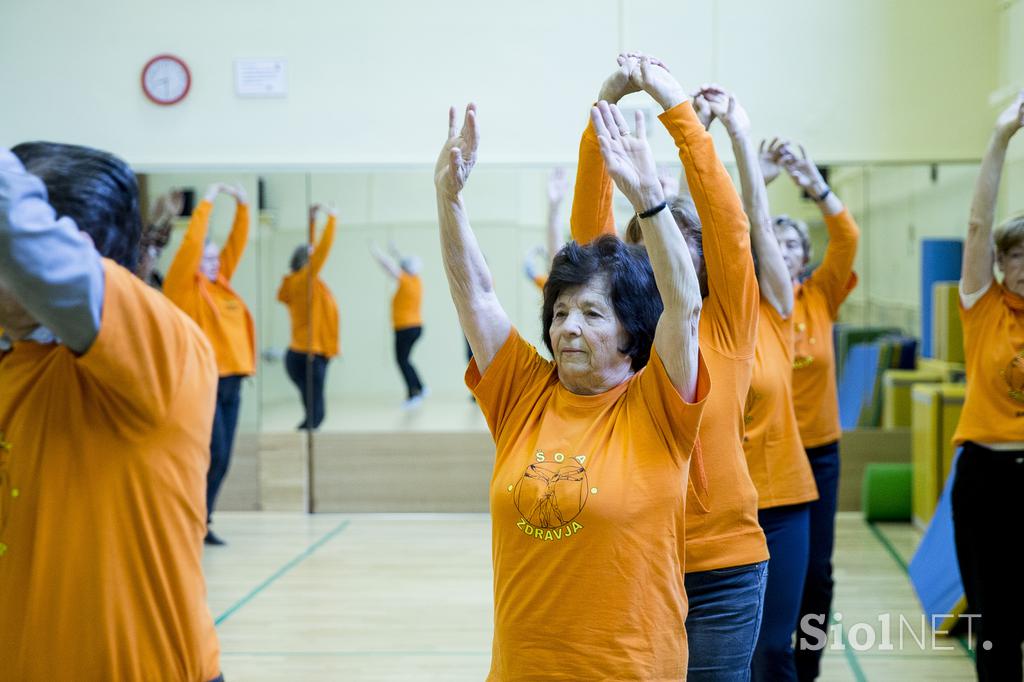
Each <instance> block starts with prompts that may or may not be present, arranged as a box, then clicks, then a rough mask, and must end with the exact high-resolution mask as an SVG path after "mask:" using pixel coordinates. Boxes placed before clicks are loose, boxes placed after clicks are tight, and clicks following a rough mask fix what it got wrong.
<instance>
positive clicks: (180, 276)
mask: <svg viewBox="0 0 1024 682" xmlns="http://www.w3.org/2000/svg"><path fill="white" fill-rule="evenodd" d="M212 210H213V204H211V203H210V202H209V201H205V200H203V201H200V202H199V205H198V206H196V208H195V210H194V211H192V219H191V220H189V223H188V230H187V231H186V232H185V238H184V239H182V240H181V246H179V247H178V252H177V253H176V254H174V260H172V261H171V265H170V267H169V268H167V274H166V275H164V288H163V291H164V294H166V295H167V297H168V298H170V299H171V300H176V299H177V300H180V296H181V295H182V294H183V293H184V292H187V291H188V290H189V289H191V288H192V286H193V283H194V282H195V278H196V273H198V272H199V265H200V264H201V263H202V262H203V247H204V246H205V245H206V233H207V230H208V229H209V227H210V211H212Z"/></svg>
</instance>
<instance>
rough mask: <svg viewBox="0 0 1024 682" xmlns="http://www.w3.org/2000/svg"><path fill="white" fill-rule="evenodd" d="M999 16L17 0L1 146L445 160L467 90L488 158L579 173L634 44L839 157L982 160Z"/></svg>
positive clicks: (766, 125) (718, 1)
mask: <svg viewBox="0 0 1024 682" xmlns="http://www.w3.org/2000/svg"><path fill="white" fill-rule="evenodd" d="M1014 9H1015V11H1016V8H1014ZM998 19H999V13H998V12H997V10H996V6H995V0H858V1H857V2H853V1H852V0H849V1H841V0H828V1H826V2H821V1H820V0H776V1H774V2H760V3H755V2H750V1H749V0H687V1H680V0H674V1H672V2H669V1H667V0H658V1H655V0H628V1H627V0H563V1H561V2H550V1H549V0H543V1H542V0H522V1H521V2H516V3H498V2H491V1H487V2H480V1H479V0H477V1H473V2H471V1H470V0H449V1H447V2H444V3H441V4H439V3H424V2H415V1H413V0H401V1H399V2H372V3H371V2H359V3H356V2H331V1H329V0H296V1H295V2H288V3H281V2H268V1H266V0H262V1H258V2H252V1H248V2H242V1H241V0H223V1H218V2H200V1H199V0H179V1H178V2H173V3H149V2H146V3H139V2H129V0H105V1H104V2H102V3H98V4H97V3H72V2H67V1H66V0H35V1H34V2H6V3H4V4H3V7H2V9H0V63H3V64H4V65H5V66H6V68H4V69H2V70H0V92H2V93H4V106H3V108H2V110H0V144H4V145H10V144H12V143H14V142H18V141H21V140H25V139H39V138H51V139H59V140H65V141H76V142H84V143H89V144H92V145H95V146H99V147H103V148H107V149H111V150H113V151H116V152H118V153H120V154H122V155H124V156H125V157H126V158H127V159H128V160H129V161H130V162H132V163H133V164H135V165H136V166H138V167H140V168H144V169H154V168H157V167H166V166H167V165H179V166H184V167H188V168H194V167H196V166H201V165H214V166H224V165H240V166H242V167H245V166H249V165H260V166H265V165H286V166H289V167H298V168H302V169H306V168H307V167H310V166H313V165H325V164H326V165H337V164H382V163H429V162H432V160H433V159H434V157H435V155H436V152H437V147H438V145H439V143H440V141H441V139H442V137H443V135H444V129H445V111H446V108H447V106H448V105H449V104H450V103H463V102H465V101H468V100H469V99H471V98H472V99H475V100H476V101H477V102H478V103H479V105H480V118H481V124H482V127H483V131H484V148H483V157H482V158H483V160H484V161H486V162H524V163H531V164H532V163H548V162H561V163H567V162H571V161H572V160H573V158H574V156H575V149H576V135H577V134H578V131H579V130H580V128H581V126H582V124H583V122H584V121H585V118H586V109H587V105H588V103H589V102H591V101H592V99H593V98H594V97H595V95H596V92H597V89H598V86H599V84H600V83H601V81H602V79H603V78H604V76H605V75H606V74H607V73H608V72H609V70H610V69H611V67H612V66H613V65H614V62H613V59H614V55H615V53H616V52H617V51H618V50H619V49H622V48H629V49H644V50H648V51H651V52H653V53H656V54H659V55H660V56H661V57H663V58H664V59H665V61H666V62H668V63H669V65H670V66H671V67H672V69H673V71H674V72H675V73H676V74H677V76H678V78H679V79H680V81H681V82H682V83H683V84H684V85H685V86H686V87H695V86H697V85H698V84H700V83H702V82H706V81H720V82H722V83H723V84H725V85H727V86H729V87H731V88H733V89H735V90H736V91H738V92H739V93H740V95H741V97H742V98H743V100H744V101H745V102H746V104H747V106H748V107H749V109H750V111H751V113H752V114H753V115H754V117H755V121H756V131H759V133H763V134H774V133H776V132H779V133H783V134H785V135H789V136H791V137H795V138H798V139H800V140H802V141H804V142H805V143H806V144H808V146H809V147H810V148H812V149H814V150H816V151H815V153H816V155H817V157H818V158H819V159H820V160H823V161H826V160H831V161H837V160H878V159H932V158H942V159H949V158H969V157H973V156H976V155H977V149H978V147H979V145H980V144H981V143H982V141H983V134H982V132H980V131H982V130H984V125H985V123H986V121H987V118H988V117H987V115H986V114H987V112H986V111H985V107H984V105H983V103H984V102H985V101H986V98H987V97H988V96H989V94H990V92H991V91H992V90H993V88H994V87H995V83H996V71H997V59H998V41H997V40H994V36H996V35H997V33H998V24H997V21H998ZM160 52H172V53H176V54H178V55H180V56H182V57H183V58H184V59H186V61H188V63H189V64H190V66H191V67H192V72H193V76H194V83H193V89H192V92H191V93H190V95H189V96H188V98H187V99H186V100H185V101H184V102H183V103H181V104H179V105H176V106H173V107H167V108H164V107H158V106H155V105H153V104H150V103H149V102H148V101H147V100H146V99H145V98H144V97H143V95H142V92H141V89H140V87H139V72H140V70H141V68H142V66H143V64H144V63H145V62H146V61H147V60H148V59H149V58H150V57H152V56H154V55H155V54H158V53H160ZM238 57H283V58H286V59H287V60H288V79H289V84H288V87H289V93H288V97H287V98H285V99H262V100H260V99H257V100H251V99H240V98H237V97H236V96H235V95H234V91H233V66H232V65H233V60H234V59H235V58H238ZM1018 62H1019V60H1018ZM657 150H658V154H659V157H660V158H662V159H666V160H667V159H671V158H672V153H671V148H670V145H669V143H668V140H667V138H666V137H664V136H659V137H658V138H657Z"/></svg>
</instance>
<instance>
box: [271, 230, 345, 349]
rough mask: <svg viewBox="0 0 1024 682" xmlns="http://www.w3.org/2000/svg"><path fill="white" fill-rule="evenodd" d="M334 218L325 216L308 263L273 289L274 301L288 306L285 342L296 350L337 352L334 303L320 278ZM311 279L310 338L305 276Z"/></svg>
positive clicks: (329, 244) (336, 313) (330, 243)
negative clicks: (289, 331)
mask: <svg viewBox="0 0 1024 682" xmlns="http://www.w3.org/2000/svg"><path fill="white" fill-rule="evenodd" d="M336 224H337V220H336V219H335V217H334V216H328V218H327V225H326V226H325V227H324V233H323V235H321V237H320V241H319V242H317V245H316V248H314V249H313V253H312V255H311V256H310V257H309V263H307V264H306V265H305V266H304V267H303V268H301V269H300V270H298V271H297V272H293V273H291V274H290V275H286V276H285V278H284V279H283V280H282V281H281V287H280V288H279V289H278V290H277V300H278V301H280V302H281V303H284V304H285V305H286V306H288V315H289V317H290V318H291V321H292V340H291V343H290V344H289V345H288V347H289V348H290V349H292V350H293V351H295V352H297V353H313V354H314V355H323V356H326V357H328V358H333V357H334V356H336V355H338V354H339V352H340V348H339V346H338V304H337V303H335V302H334V296H333V295H332V294H331V290H330V289H328V288H327V285H326V284H324V281H323V280H322V279H320V271H321V270H322V269H323V267H324V263H326V262H327V257H328V256H329V255H330V253H331V246H332V245H333V244H334V233H335V228H336ZM311 274H312V277H313V278H314V279H313V340H312V343H310V338H309V336H310V334H309V323H310V315H309V278H310V275H311Z"/></svg>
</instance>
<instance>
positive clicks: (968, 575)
mask: <svg viewBox="0 0 1024 682" xmlns="http://www.w3.org/2000/svg"><path fill="white" fill-rule="evenodd" d="M1022 125H1024V92H1022V93H1020V94H1019V95H1017V97H1016V98H1014V101H1013V103H1012V104H1011V105H1010V106H1009V107H1008V108H1007V109H1006V110H1004V111H1003V112H1002V113H1001V114H1000V115H999V118H998V119H997V120H996V124H995V129H994V130H993V131H992V137H991V139H990V141H989V146H988V150H987V151H986V152H985V156H984V158H983V159H982V162H981V169H980V170H979V172H978V181H977V183H976V184H975V187H974V200H973V201H972V203H971V214H970V222H969V223H968V229H967V241H966V242H965V244H964V255H963V274H962V276H961V279H960V316H961V318H963V329H964V354H965V359H966V365H967V395H966V397H965V399H964V407H963V411H962V412H961V413H960V423H959V424H958V425H957V429H956V434H955V435H954V437H953V442H954V443H956V444H957V445H959V446H961V451H960V455H959V458H958V459H957V463H956V479H955V480H954V482H953V494H952V498H953V528H954V533H955V537H956V553H957V562H958V563H959V565H960V577H961V578H962V579H963V585H964V593H965V594H966V595H967V612H968V613H976V614H980V616H981V618H978V619H976V620H975V621H974V623H975V625H974V627H975V632H976V633H977V641H978V642H985V643H986V644H987V643H989V642H991V646H987V647H982V646H979V647H976V649H975V651H976V652H977V667H978V679H979V680H983V681H984V680H1020V679H1021V644H1022V643H1024V621H1022V619H1021V614H1022V613H1024V582H1022V581H1021V579H1020V568H1019V565H1018V564H1017V563H1016V562H1015V561H1014V560H1012V559H1011V558H1010V557H1009V556H1008V555H1007V549H1008V546H1007V539H1008V538H1020V537H1021V534H1022V533H1024V504H1021V494H1022V493H1024V393H1022V392H1021V389H1022V388H1024V386H1022V378H1024V374H1022V363H1021V357H1022V355H1024V217H1021V216H1017V217H1014V218H1011V219H1010V220H1008V221H1006V222H1005V223H1003V225H1002V226H1000V228H999V229H998V230H996V233H995V235H993V234H992V223H993V220H994V216H995V209H996V197H997V195H998V193H999V180H1000V178H1001V176H1002V172H1003V164H1004V162H1005V159H1006V149H1007V147H1008V146H1009V143H1010V139H1011V138H1012V137H1013V136H1014V135H1015V134H1016V133H1017V131H1018V130H1020V128H1021V126H1022ZM993 237H994V238H993ZM993 265H996V266H998V268H999V270H1000V272H1002V274H1003V281H1002V282H1001V283H1000V282H998V281H996V280H995V278H994V277H993V272H992V266H993ZM1011 543H1013V541H1012V540H1011Z"/></svg>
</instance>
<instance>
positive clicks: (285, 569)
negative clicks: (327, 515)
mask: <svg viewBox="0 0 1024 682" xmlns="http://www.w3.org/2000/svg"><path fill="white" fill-rule="evenodd" d="M349 523H351V521H348V520H346V521H342V522H341V523H339V524H338V525H337V526H335V527H334V528H333V529H332V530H331V531H330V532H329V533H327V534H326V535H324V536H323V537H322V538H320V539H319V540H317V541H316V542H314V543H313V544H312V545H310V546H309V547H307V548H306V550H305V551H304V552H302V553H301V554H299V555H298V556H297V557H295V558H294V559H292V560H291V561H289V562H288V563H286V564H285V565H284V566H282V567H281V568H279V569H277V570H276V571H275V572H274V574H273V575H271V576H270V577H269V578H267V579H266V580H264V581H263V582H261V583H260V584H259V585H257V586H256V587H254V588H253V589H252V590H250V591H249V593H248V594H246V595H245V596H244V597H242V598H241V599H239V600H238V601H237V602H235V603H234V604H233V605H232V606H231V608H229V609H228V610H227V611H225V612H224V613H222V614H220V615H219V616H218V617H217V620H215V621H214V622H213V624H214V625H220V624H221V623H223V622H224V621H226V620H227V619H228V618H230V617H231V616H232V615H233V614H234V613H235V612H236V611H238V610H239V609H240V608H242V607H243V606H245V605H246V604H248V603H249V602H251V601H252V600H253V599H255V598H256V596H257V595H258V594H259V593H260V592H262V591H263V590H265V589H267V588H268V587H270V586H271V585H272V584H274V582H276V581H277V579H278V578H280V577H281V576H283V575H285V574H286V573H288V571H290V570H292V569H293V568H295V567H296V566H298V565H299V564H301V563H302V562H303V561H305V560H306V559H307V558H309V556H310V555H311V554H313V552H315V551H316V550H318V549H320V548H321V547H323V546H324V545H325V544H326V543H327V542H329V541H330V540H332V539H333V538H334V537H335V536H337V535H338V534H339V533H341V531H343V530H345V529H346V528H348V524H349Z"/></svg>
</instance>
